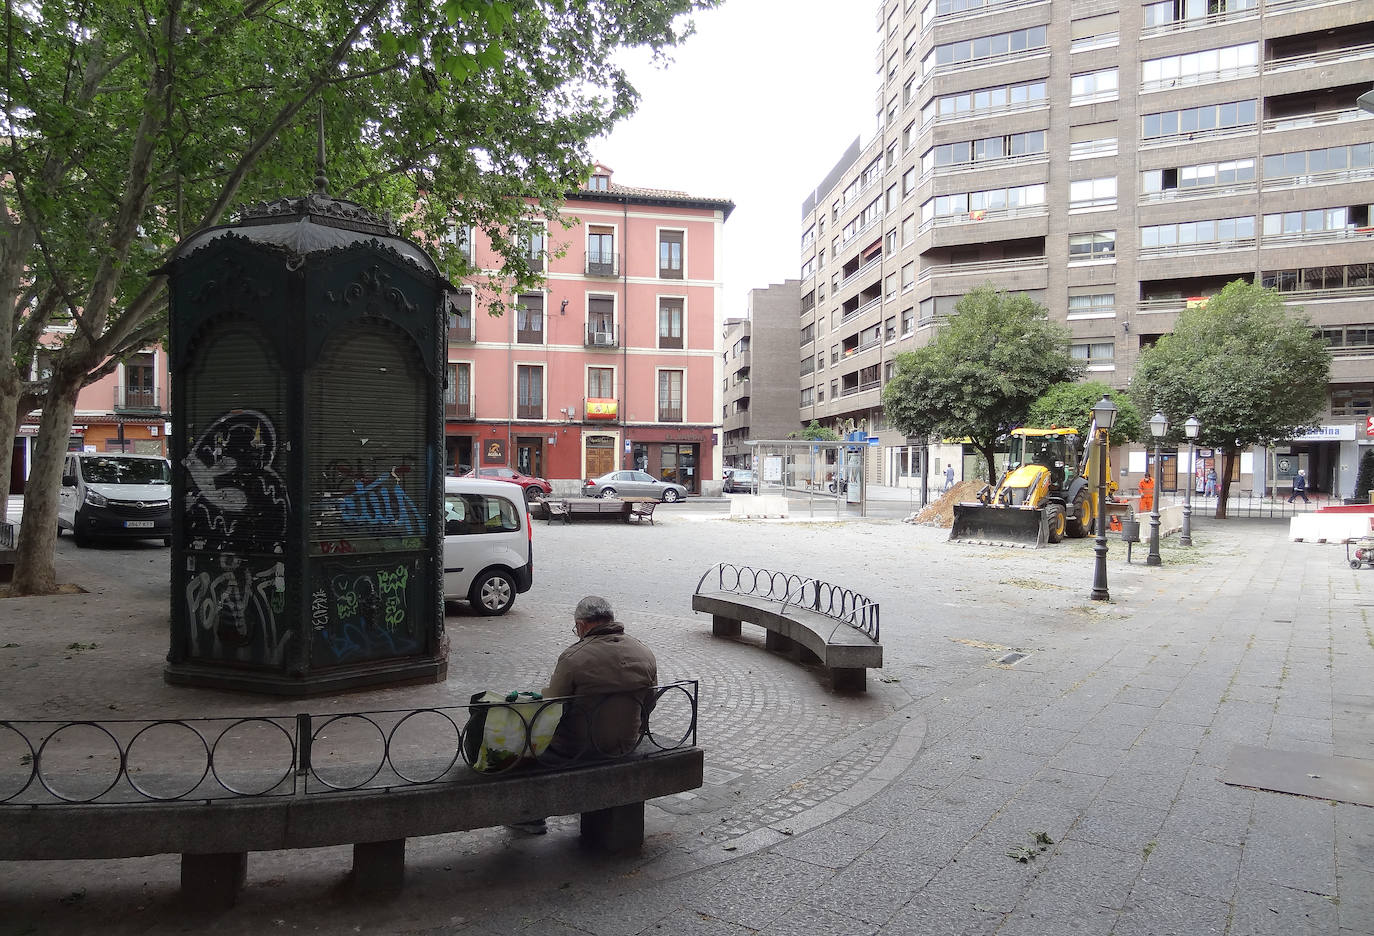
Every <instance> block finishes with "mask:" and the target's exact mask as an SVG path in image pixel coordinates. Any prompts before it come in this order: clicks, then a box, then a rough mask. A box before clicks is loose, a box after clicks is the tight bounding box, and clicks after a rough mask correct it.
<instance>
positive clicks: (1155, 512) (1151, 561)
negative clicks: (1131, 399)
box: [1145, 413, 1169, 566]
mask: <svg viewBox="0 0 1374 936" xmlns="http://www.w3.org/2000/svg"><path fill="white" fill-rule="evenodd" d="M1168 431H1169V417H1168V416H1165V415H1164V414H1163V413H1155V414H1154V415H1153V416H1151V417H1150V435H1152V436H1154V437H1155V491H1154V503H1153V504H1152V505H1151V510H1150V554H1149V555H1148V556H1146V557H1145V564H1146V565H1147V566H1157V565H1162V564H1163V563H1164V560H1163V559H1161V558H1159V499H1160V498H1159V496H1160V494H1161V493H1163V488H1161V487H1160V484H1161V481H1162V479H1161V477H1160V471H1159V443H1160V441H1161V440H1162V439H1163V438H1164V435H1165V434H1166V433H1167V432H1168Z"/></svg>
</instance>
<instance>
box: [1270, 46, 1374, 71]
mask: <svg viewBox="0 0 1374 936" xmlns="http://www.w3.org/2000/svg"><path fill="white" fill-rule="evenodd" d="M1371 58H1374V44H1365V45H1358V46H1347V47H1345V48H1343V49H1329V50H1327V51H1325V52H1313V53H1311V54H1310V55H1290V56H1287V57H1286V58H1279V59H1272V60H1271V61H1268V62H1265V63H1264V66H1263V67H1264V74H1265V75H1275V74H1279V73H1281V72H1289V71H1296V70H1298V69H1302V68H1327V67H1328V66H1331V65H1337V64H1340V63H1342V62H1360V61H1366V60H1368V59H1371ZM1322 77H1323V78H1324V79H1325V78H1327V77H1328V76H1327V75H1325V74H1323V76H1322Z"/></svg>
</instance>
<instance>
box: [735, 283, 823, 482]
mask: <svg viewBox="0 0 1374 936" xmlns="http://www.w3.org/2000/svg"><path fill="white" fill-rule="evenodd" d="M800 286H801V283H800V282H799V281H797V280H786V281H785V282H782V283H774V284H773V285H772V286H769V287H768V288H767V289H751V290H749V308H748V315H747V316H746V317H745V318H732V319H727V320H726V322H725V333H724V343H723V347H724V349H725V350H724V352H723V353H722V354H721V359H722V362H723V363H724V365H725V366H724V372H725V376H724V378H723V379H722V381H721V388H720V389H721V401H722V406H721V414H720V416H721V425H722V430H723V432H724V435H723V436H722V437H721V446H722V447H721V456H722V458H723V460H724V463H725V464H726V465H733V466H736V467H750V466H751V465H752V459H751V457H750V456H751V453H750V451H749V447H748V446H746V445H745V444H744V443H745V441H746V440H748V439H781V438H785V437H786V436H787V435H788V433H791V432H795V431H797V429H798V423H797V397H796V395H795V394H794V393H793V390H792V387H793V384H792V378H793V376H794V375H795V374H796V373H797V370H796V368H797V354H798V350H799V348H800V341H799V334H798V331H797V302H798V300H799V297H800V295H801V292H800ZM802 372H803V373H805V372H806V365H805V363H803V365H802ZM808 392H809V391H808V390H803V391H802V402H803V403H806V402H807V393H808Z"/></svg>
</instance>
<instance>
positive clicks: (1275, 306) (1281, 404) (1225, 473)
mask: <svg viewBox="0 0 1374 936" xmlns="http://www.w3.org/2000/svg"><path fill="white" fill-rule="evenodd" d="M1330 371H1331V357H1330V355H1329V353H1328V352H1327V350H1326V346H1325V344H1323V342H1322V340H1321V338H1320V337H1319V336H1317V335H1316V334H1315V333H1314V332H1313V330H1312V326H1311V325H1310V324H1309V323H1308V321H1307V318H1306V316H1304V315H1303V314H1302V312H1301V310H1299V309H1291V310H1290V309H1289V308H1287V307H1286V306H1285V305H1284V303H1283V298H1282V297H1281V296H1280V295H1279V293H1278V292H1277V291H1275V290H1272V289H1265V288H1263V287H1260V286H1255V285H1253V284H1250V283H1246V282H1244V281H1243V280H1236V281H1235V282H1232V283H1228V284H1227V285H1226V287H1225V288H1224V289H1222V291H1221V292H1219V293H1217V294H1216V295H1215V296H1212V297H1211V298H1210V299H1208V301H1207V303H1206V305H1203V306H1199V307H1195V308H1191V309H1187V310H1185V311H1183V312H1181V313H1180V314H1179V316H1178V321H1177V322H1176V323H1175V324H1174V330H1173V332H1172V333H1171V334H1168V335H1165V336H1164V337H1162V338H1160V339H1159V341H1158V342H1157V343H1156V344H1155V345H1154V346H1153V347H1151V348H1147V349H1144V350H1142V351H1141V353H1140V361H1139V363H1138V365H1137V367H1136V375H1135V379H1134V380H1133V381H1131V395H1132V396H1133V397H1134V398H1135V400H1136V403H1137V404H1138V405H1139V406H1140V407H1141V409H1142V410H1144V411H1146V412H1149V413H1154V412H1155V411H1160V412H1162V413H1164V415H1166V416H1168V417H1169V426H1170V437H1171V438H1172V439H1173V440H1175V441H1177V440H1178V439H1180V438H1182V436H1183V423H1184V421H1185V420H1187V419H1188V417H1189V416H1196V417H1197V418H1198V420H1200V421H1201V423H1202V431H1201V434H1200V435H1199V436H1198V441H1199V443H1200V444H1202V445H1203V446H1206V447H1209V448H1214V449H1217V450H1219V451H1221V452H1223V453H1224V454H1225V467H1224V468H1223V469H1222V470H1220V471H1218V472H1217V476H1218V478H1219V479H1220V480H1221V485H1222V487H1221V492H1220V496H1219V497H1218V498H1217V513H1216V515H1217V517H1218V518H1219V519H1220V518H1224V517H1225V516H1226V495H1227V493H1228V490H1229V488H1230V485H1231V475H1232V472H1233V469H1234V465H1235V460H1236V457H1237V456H1238V455H1239V454H1240V452H1241V450H1242V449H1245V448H1248V447H1250V446H1252V445H1263V446H1269V445H1273V444H1274V443H1275V442H1278V441H1280V440H1282V439H1288V438H1292V437H1293V436H1294V435H1297V434H1298V433H1300V432H1302V431H1303V430H1304V429H1306V428H1307V427H1310V426H1311V425H1313V423H1314V422H1315V420H1316V418H1317V417H1318V415H1319V414H1320V413H1321V412H1322V410H1323V409H1324V407H1325V406H1326V394H1327V379H1328V377H1329V376H1330Z"/></svg>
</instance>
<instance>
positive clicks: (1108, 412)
mask: <svg viewBox="0 0 1374 936" xmlns="http://www.w3.org/2000/svg"><path fill="white" fill-rule="evenodd" d="M1115 423H1116V404H1115V403H1113V402H1112V398H1111V397H1109V396H1107V394H1105V393H1104V394H1102V399H1100V400H1098V401H1097V405H1096V406H1094V407H1093V438H1092V439H1090V440H1089V441H1088V444H1089V445H1096V446H1097V479H1096V481H1097V540H1096V542H1095V543H1094V544H1093V555H1094V559H1093V590H1092V591H1091V592H1089V593H1088V597H1089V598H1091V599H1092V600H1093V601H1107V600H1108V599H1109V598H1111V597H1112V596H1111V594H1110V593H1108V591H1107V430H1109V429H1111V428H1112V425H1113V424H1115Z"/></svg>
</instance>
